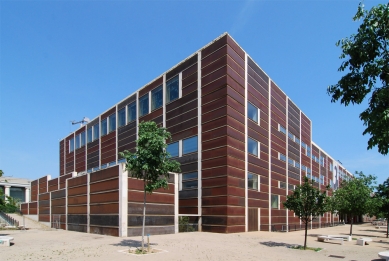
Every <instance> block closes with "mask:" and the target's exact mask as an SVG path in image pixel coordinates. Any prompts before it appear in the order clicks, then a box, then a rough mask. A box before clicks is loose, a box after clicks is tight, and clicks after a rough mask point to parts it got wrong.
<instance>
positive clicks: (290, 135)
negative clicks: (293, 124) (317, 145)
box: [288, 131, 294, 141]
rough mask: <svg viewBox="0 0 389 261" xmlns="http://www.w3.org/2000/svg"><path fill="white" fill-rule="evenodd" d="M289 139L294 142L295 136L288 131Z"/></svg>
mask: <svg viewBox="0 0 389 261" xmlns="http://www.w3.org/2000/svg"><path fill="white" fill-rule="evenodd" d="M288 137H289V139H291V140H293V141H294V135H293V134H292V133H291V132H290V131H288Z"/></svg>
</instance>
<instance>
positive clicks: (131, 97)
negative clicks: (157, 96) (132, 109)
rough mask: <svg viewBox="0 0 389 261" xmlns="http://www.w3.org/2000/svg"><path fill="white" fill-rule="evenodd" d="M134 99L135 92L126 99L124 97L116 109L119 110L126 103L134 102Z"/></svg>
mask: <svg viewBox="0 0 389 261" xmlns="http://www.w3.org/2000/svg"><path fill="white" fill-rule="evenodd" d="M135 100H136V94H134V95H132V96H130V97H128V98H127V99H125V100H124V101H122V102H121V103H119V104H118V110H120V109H121V108H123V107H125V106H127V105H128V104H130V103H132V102H134V101H135Z"/></svg>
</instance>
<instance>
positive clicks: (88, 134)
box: [86, 127, 93, 143]
mask: <svg viewBox="0 0 389 261" xmlns="http://www.w3.org/2000/svg"><path fill="white" fill-rule="evenodd" d="M92 135H93V129H92V127H90V128H88V129H87V130H86V136H87V142H88V143H90V142H92V140H93V136H92Z"/></svg>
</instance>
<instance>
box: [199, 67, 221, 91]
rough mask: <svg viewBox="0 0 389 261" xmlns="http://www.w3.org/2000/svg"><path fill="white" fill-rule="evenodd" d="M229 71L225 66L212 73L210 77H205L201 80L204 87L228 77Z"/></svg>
mask: <svg viewBox="0 0 389 261" xmlns="http://www.w3.org/2000/svg"><path fill="white" fill-rule="evenodd" d="M227 70H228V68H227V65H225V66H223V67H221V68H219V69H217V70H216V71H213V72H210V73H209V74H208V75H206V76H203V77H202V79H201V84H202V86H206V85H207V84H210V83H212V82H214V81H216V80H218V79H220V78H222V77H224V76H226V75H227ZM223 79H224V78H223Z"/></svg>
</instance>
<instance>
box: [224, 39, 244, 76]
mask: <svg viewBox="0 0 389 261" xmlns="http://www.w3.org/2000/svg"><path fill="white" fill-rule="evenodd" d="M227 54H228V56H227V64H228V65H229V66H230V67H231V68H232V69H233V70H234V71H236V72H237V73H238V74H239V75H240V76H241V77H243V78H244V67H245V66H244V58H241V57H240V56H239V55H238V54H237V53H236V52H235V51H234V50H233V49H232V48H231V47H230V46H228V47H227Z"/></svg>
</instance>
